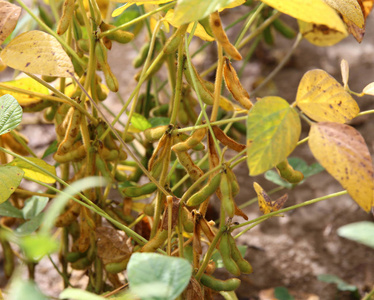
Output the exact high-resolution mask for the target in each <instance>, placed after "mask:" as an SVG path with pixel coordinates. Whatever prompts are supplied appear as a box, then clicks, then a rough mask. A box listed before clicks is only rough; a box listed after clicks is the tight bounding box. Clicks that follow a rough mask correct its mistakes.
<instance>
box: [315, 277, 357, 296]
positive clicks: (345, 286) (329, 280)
mask: <svg viewBox="0 0 374 300" xmlns="http://www.w3.org/2000/svg"><path fill="white" fill-rule="evenodd" d="M317 278H318V280H319V281H323V282H327V283H335V284H336V285H337V287H338V290H339V291H350V292H355V291H357V287H356V286H354V285H350V284H348V283H346V282H345V281H344V280H342V279H341V278H339V277H338V276H336V275H331V274H321V275H318V277H317Z"/></svg>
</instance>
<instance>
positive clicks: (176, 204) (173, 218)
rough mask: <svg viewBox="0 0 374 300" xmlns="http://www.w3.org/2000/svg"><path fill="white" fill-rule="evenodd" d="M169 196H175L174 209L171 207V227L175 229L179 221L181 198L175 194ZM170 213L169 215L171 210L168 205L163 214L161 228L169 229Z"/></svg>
mask: <svg viewBox="0 0 374 300" xmlns="http://www.w3.org/2000/svg"><path fill="white" fill-rule="evenodd" d="M167 197H173V200H172V201H173V202H172V209H171V229H172V230H173V229H174V227H175V226H176V225H177V222H178V213H179V202H180V199H178V198H177V197H174V196H167ZM168 215H169V210H168V207H167V206H166V207H165V211H164V214H163V216H162V224H161V228H162V229H163V230H168Z"/></svg>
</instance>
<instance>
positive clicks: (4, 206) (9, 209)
mask: <svg viewBox="0 0 374 300" xmlns="http://www.w3.org/2000/svg"><path fill="white" fill-rule="evenodd" d="M0 216H3V217H12V218H20V219H22V218H23V214H22V211H21V210H20V209H18V208H15V207H14V206H13V205H12V204H11V203H10V202H9V201H5V202H4V203H1V204H0ZM0 299H1V298H0Z"/></svg>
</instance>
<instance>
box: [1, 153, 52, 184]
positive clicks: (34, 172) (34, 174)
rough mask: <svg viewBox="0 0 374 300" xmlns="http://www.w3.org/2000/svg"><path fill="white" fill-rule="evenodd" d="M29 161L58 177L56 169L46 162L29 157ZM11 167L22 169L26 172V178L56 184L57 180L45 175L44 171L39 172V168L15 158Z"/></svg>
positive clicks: (10, 164)
mask: <svg viewBox="0 0 374 300" xmlns="http://www.w3.org/2000/svg"><path fill="white" fill-rule="evenodd" d="M27 159H28V160H29V161H31V162H32V163H34V164H36V165H38V166H39V167H42V168H43V169H44V170H46V171H48V172H50V173H52V174H53V175H56V169H55V167H54V166H51V165H49V164H47V163H46V162H45V161H44V160H42V159H40V158H36V157H27ZM8 165H9V166H15V167H18V168H20V169H22V170H23V171H24V172H25V175H24V176H27V177H30V178H32V179H36V180H39V181H41V182H45V183H55V182H56V180H55V179H54V178H53V177H51V176H50V175H48V174H46V173H44V172H43V171H41V170H39V169H38V168H37V167H35V166H33V165H31V164H29V163H27V162H25V161H23V160H21V159H19V158H15V159H14V160H13V161H12V162H10V163H9V164H8Z"/></svg>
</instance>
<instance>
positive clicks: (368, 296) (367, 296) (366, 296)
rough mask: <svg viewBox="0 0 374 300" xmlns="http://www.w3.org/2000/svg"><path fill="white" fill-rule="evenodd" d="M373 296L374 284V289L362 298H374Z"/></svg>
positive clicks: (366, 299)
mask: <svg viewBox="0 0 374 300" xmlns="http://www.w3.org/2000/svg"><path fill="white" fill-rule="evenodd" d="M373 297H374V286H373V289H372V290H371V291H370V293H369V294H367V295H365V297H364V298H362V300H372V299H373Z"/></svg>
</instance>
